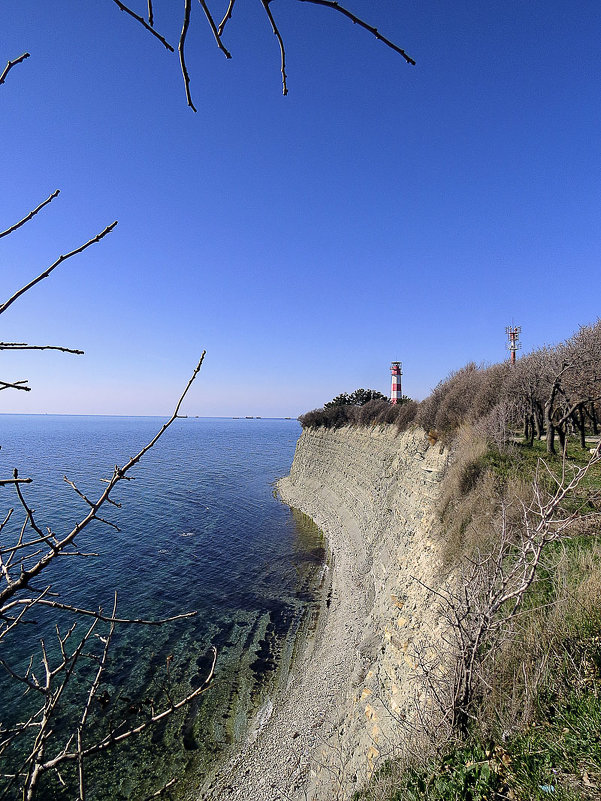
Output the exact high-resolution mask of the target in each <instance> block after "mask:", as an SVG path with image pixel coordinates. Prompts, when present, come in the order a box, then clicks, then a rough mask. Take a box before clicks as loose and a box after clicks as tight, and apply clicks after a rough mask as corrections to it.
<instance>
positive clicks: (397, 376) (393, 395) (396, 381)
mask: <svg viewBox="0 0 601 801" xmlns="http://www.w3.org/2000/svg"><path fill="white" fill-rule="evenodd" d="M401 367H402V364H401V362H392V364H391V365H390V372H391V374H392V384H391V387H390V402H391V403H393V404H394V403H398V402H399V401H400V399H401V398H402V397H403V392H402V390H401V376H402V375H403V372H402V370H401Z"/></svg>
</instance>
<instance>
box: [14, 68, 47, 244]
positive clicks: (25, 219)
mask: <svg viewBox="0 0 601 801" xmlns="http://www.w3.org/2000/svg"><path fill="white" fill-rule="evenodd" d="M0 83H2V81H0ZM60 191H61V190H60V189H56V190H55V191H54V192H53V193H52V194H51V195H50V197H47V198H46V200H44V201H43V202H42V203H40V205H39V206H37V207H36V208H35V209H34V210H33V211H30V212H29V214H28V215H27V216H26V217H23V219H22V220H20V221H19V222H18V223H15V224H14V225H11V227H10V228H7V229H6V231H2V233H0V239H2V237H3V236H8V235H9V234H12V232H13V231H16V230H17V228H20V227H21V226H22V225H25V223H26V222H29V220H31V218H32V217H35V215H36V214H37V213H38V211H41V210H42V209H43V208H44V206H47V205H48V204H49V203H52V201H53V200H54V198H55V197H58V196H59V195H60Z"/></svg>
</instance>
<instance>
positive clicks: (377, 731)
mask: <svg viewBox="0 0 601 801" xmlns="http://www.w3.org/2000/svg"><path fill="white" fill-rule="evenodd" d="M446 463H447V453H446V452H445V451H444V450H443V449H441V447H440V445H438V444H437V445H430V444H429V443H428V439H427V437H426V435H425V434H424V432H423V431H420V430H417V429H416V430H413V431H407V432H405V433H403V434H398V432H397V429H396V428H394V427H393V426H380V427H377V428H371V429H369V428H353V427H346V428H340V429H335V430H334V429H324V428H314V429H305V430H304V431H303V433H302V435H301V437H300V439H299V441H298V444H297V447H296V453H295V456H294V462H293V464H292V469H291V472H290V475H289V476H288V477H286V478H283V479H281V480H280V481H279V482H278V490H279V492H280V495H281V497H282V499H283V500H284V501H285V502H286V503H287V504H289V505H290V506H292V507H295V508H296V509H299V510H301V511H302V512H304V513H305V514H307V515H309V516H310V517H311V518H313V520H314V521H315V522H316V523H317V525H318V526H319V527H320V528H321V530H322V531H323V533H324V535H325V537H326V540H327V549H328V563H327V566H326V569H325V573H324V582H323V590H324V605H323V609H322V612H321V614H320V616H319V620H318V622H317V628H316V630H315V632H314V633H313V635H312V636H311V637H310V638H309V640H308V641H307V642H306V643H305V644H304V647H302V648H301V652H300V653H299V654H298V656H297V659H296V660H295V664H294V667H293V669H292V671H291V673H290V675H289V676H288V677H287V680H286V681H285V683H284V686H282V687H281V688H280V689H279V691H278V692H277V693H276V696H275V698H274V699H273V702H272V701H271V700H270V701H269V702H268V703H267V704H266V705H265V706H264V707H263V708H262V709H261V710H260V712H259V715H258V716H257V720H256V721H255V722H254V724H253V725H252V726H251V737H249V739H248V741H247V742H246V743H244V744H243V745H242V747H241V748H240V750H239V751H238V752H237V753H236V754H235V755H234V756H233V758H232V759H231V760H229V761H228V763H227V764H226V765H224V766H223V767H222V768H221V769H219V770H218V772H217V774H216V775H215V776H214V777H212V779H211V782H210V784H209V785H208V786H206V787H205V788H203V793H202V794H201V797H202V798H205V799H211V801H281V799H282V798H286V799H288V800H289V801H333V799H337V800H338V801H346V800H348V799H350V798H352V795H353V792H354V790H356V789H357V788H358V787H360V786H361V785H363V783H364V782H365V781H366V780H367V779H368V778H369V776H370V775H371V773H372V772H373V770H374V769H375V768H377V767H378V766H379V765H380V764H382V763H383V762H384V760H385V759H386V758H387V757H389V756H391V755H394V754H396V753H398V748H399V745H400V744H402V743H403V742H407V741H408V739H410V738H411V735H410V724H411V721H412V719H413V718H414V716H415V714H416V710H417V709H422V708H423V706H424V693H423V687H421V686H420V683H419V681H416V680H415V669H414V666H413V657H414V653H415V650H416V649H420V648H422V647H423V646H425V647H427V645H428V643H432V642H433V639H435V638H439V636H440V625H439V620H438V616H437V605H436V603H435V597H434V595H433V593H432V592H431V591H429V590H428V589H426V587H434V586H436V584H437V581H438V576H437V566H438V564H439V557H438V553H439V549H440V545H441V542H440V536H439V534H438V530H437V523H436V520H437V517H436V510H437V504H438V501H439V497H440V494H441V479H442V476H443V474H444V472H445V468H446ZM420 582H421V583H420ZM424 585H425V586H424ZM408 726H409V728H407V727H408Z"/></svg>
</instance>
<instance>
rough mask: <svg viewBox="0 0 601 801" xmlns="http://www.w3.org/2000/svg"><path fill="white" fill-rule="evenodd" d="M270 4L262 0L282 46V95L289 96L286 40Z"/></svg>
mask: <svg viewBox="0 0 601 801" xmlns="http://www.w3.org/2000/svg"><path fill="white" fill-rule="evenodd" d="M270 3H271V0H261V4H262V5H263V8H264V9H265V13H266V14H267V17H268V19H269V22H270V23H271V29H272V31H273V32H274V34H275V35H276V38H277V40H278V43H279V45H280V70H281V73H282V94H283V95H287V94H288V86H287V84H286V51H285V49H284V40H283V39H282V36H281V34H280V31H279V29H278V26H277V25H276V22H275V20H274V18H273V14H272V13H271V9H270V8H269V4H270Z"/></svg>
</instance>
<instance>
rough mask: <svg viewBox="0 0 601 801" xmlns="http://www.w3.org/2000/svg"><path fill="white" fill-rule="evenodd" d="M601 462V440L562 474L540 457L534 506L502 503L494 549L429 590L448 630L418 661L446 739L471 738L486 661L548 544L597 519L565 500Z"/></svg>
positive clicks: (513, 615) (466, 562)
mask: <svg viewBox="0 0 601 801" xmlns="http://www.w3.org/2000/svg"><path fill="white" fill-rule="evenodd" d="M600 463H601V443H599V444H598V445H597V447H596V448H595V449H594V451H593V453H592V454H591V456H590V459H589V460H588V461H587V462H586V464H584V465H583V466H581V467H578V468H570V467H569V466H568V463H567V460H566V459H565V458H564V460H563V463H562V469H561V472H560V474H559V475H556V474H555V473H554V472H553V471H552V470H551V469H550V468H549V466H548V465H547V464H546V463H545V462H544V461H542V460H541V461H540V462H539V466H538V470H537V474H536V477H535V479H534V481H533V484H532V495H531V498H530V501H529V503H524V502H522V501H520V500H517V499H516V500H514V501H513V503H514V504H518V505H519V507H520V513H519V515H517V516H516V515H513V514H510V505H508V504H506V503H504V504H503V505H502V507H501V515H500V522H499V529H498V532H497V535H496V536H495V538H494V541H493V543H492V547H491V548H490V549H489V550H486V551H484V552H481V551H476V552H475V553H474V554H472V555H471V556H469V557H466V558H465V560H464V562H463V564H462V566H461V568H460V570H459V574H458V575H456V576H454V577H453V579H452V580H451V581H450V582H449V584H448V585H447V586H446V587H443V588H442V589H440V590H433V589H432V588H428V589H430V590H431V592H433V593H434V594H435V596H437V597H438V600H439V602H440V608H441V612H442V614H443V617H444V619H446V621H447V624H448V628H447V633H446V634H445V635H444V636H443V638H442V644H441V646H440V647H439V649H438V651H437V649H436V647H434V649H432V648H430V649H429V650H428V654H427V655H426V656H425V655H424V653H420V654H417V655H416V659H417V662H418V664H419V666H420V671H421V676H422V680H423V681H425V683H426V686H427V689H428V693H429V696H430V699H431V701H432V704H433V706H434V707H435V708H436V709H437V710H438V726H439V733H440V727H442V729H443V730H444V731H445V732H446V736H447V737H450V736H452V735H453V734H459V735H460V736H465V735H466V734H467V732H468V729H469V725H470V722H471V721H472V720H473V719H474V718H475V714H474V712H475V705H476V703H477V700H478V697H479V695H480V694H482V693H483V692H485V691H486V680H485V666H486V663H487V662H488V661H490V660H491V659H494V657H495V655H496V654H497V652H498V646H499V644H500V643H501V642H502V641H503V639H504V638H505V637H506V636H507V633H508V630H509V628H510V626H511V623H512V621H513V620H514V619H515V618H516V616H517V615H518V614H519V613H520V612H521V611H522V608H523V606H524V602H525V599H526V595H527V593H528V590H529V589H530V587H531V586H532V584H533V582H534V581H535V579H536V576H537V571H538V570H539V568H540V566H541V564H542V559H543V555H544V553H545V552H546V551H547V550H548V548H549V545H551V544H552V543H554V542H557V541H559V540H564V539H568V538H570V537H571V536H573V535H574V533H576V532H580V531H581V527H582V523H583V521H585V520H587V519H588V520H590V519H592V518H594V519H596V520H598V519H599V513H598V512H590V513H586V514H584V515H583V514H582V509H579V508H577V509H572V510H571V511H569V510H568V511H566V502H567V501H568V500H570V499H573V498H574V496H575V495H576V494H577V492H578V489H579V487H580V486H581V485H582V484H583V482H585V479H586V477H587V475H588V474H589V473H590V471H591V469H593V468H594V467H595V466H597V465H599V464H600ZM543 475H544V477H545V481H543V480H542V479H543ZM549 479H550V480H551V482H552V483H553V485H554V490H552V491H550V492H549V491H546V490H545V489H544V486H545V484H546V483H547V481H548V480H549ZM587 500H589V499H587ZM583 505H584V504H583ZM420 583H421V582H420ZM433 651H434V655H433ZM441 665H443V666H444V667H442V668H441ZM428 726H430V724H428Z"/></svg>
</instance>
